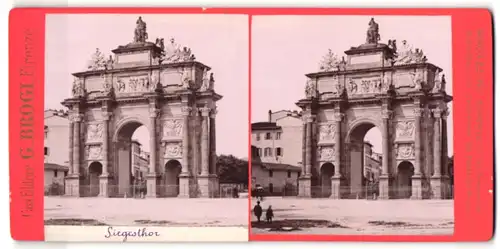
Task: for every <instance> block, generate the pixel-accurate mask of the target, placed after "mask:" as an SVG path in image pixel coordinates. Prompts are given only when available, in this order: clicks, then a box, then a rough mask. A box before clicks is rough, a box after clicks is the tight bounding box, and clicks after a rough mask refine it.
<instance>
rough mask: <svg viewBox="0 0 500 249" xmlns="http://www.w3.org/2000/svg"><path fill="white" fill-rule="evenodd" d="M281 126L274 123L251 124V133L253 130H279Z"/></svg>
mask: <svg viewBox="0 0 500 249" xmlns="http://www.w3.org/2000/svg"><path fill="white" fill-rule="evenodd" d="M280 129H281V126H277V125H276V123H274V122H257V123H252V131H254V130H280Z"/></svg>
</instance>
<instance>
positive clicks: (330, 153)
mask: <svg viewBox="0 0 500 249" xmlns="http://www.w3.org/2000/svg"><path fill="white" fill-rule="evenodd" d="M318 152H319V160H320V161H333V160H334V158H335V149H334V147H333V146H328V147H319V148H318Z"/></svg>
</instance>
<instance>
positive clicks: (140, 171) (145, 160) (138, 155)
mask: <svg viewBox="0 0 500 249" xmlns="http://www.w3.org/2000/svg"><path fill="white" fill-rule="evenodd" d="M131 146H132V148H131V151H132V172H133V173H132V175H133V176H134V177H135V178H136V179H144V178H145V177H146V175H147V174H148V173H149V158H150V154H149V152H146V151H143V150H142V145H141V143H139V141H137V140H132V144H131Z"/></svg>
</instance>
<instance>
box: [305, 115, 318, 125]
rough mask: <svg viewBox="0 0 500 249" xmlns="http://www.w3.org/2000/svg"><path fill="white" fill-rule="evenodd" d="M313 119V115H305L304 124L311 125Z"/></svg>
mask: <svg viewBox="0 0 500 249" xmlns="http://www.w3.org/2000/svg"><path fill="white" fill-rule="evenodd" d="M314 118H316V116H315V115H312V114H308V115H306V122H307V123H312V122H313V121H314Z"/></svg>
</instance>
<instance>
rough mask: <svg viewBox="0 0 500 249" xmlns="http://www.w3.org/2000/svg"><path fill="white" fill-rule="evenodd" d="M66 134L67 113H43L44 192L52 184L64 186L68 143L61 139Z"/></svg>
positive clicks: (66, 172)
mask: <svg viewBox="0 0 500 249" xmlns="http://www.w3.org/2000/svg"><path fill="white" fill-rule="evenodd" d="M68 133H69V120H68V113H67V112H65V111H63V110H46V111H45V112H44V186H45V190H46V191H47V190H48V189H49V188H50V187H51V186H53V184H57V185H58V186H62V187H63V186H64V177H65V176H67V174H68V170H69V167H68V164H69V161H68V158H69V149H68V146H69V143H68V142H69V141H68V140H67V139H61V138H64V137H67V136H68ZM61 192H62V191H61ZM61 194H62V193H61Z"/></svg>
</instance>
